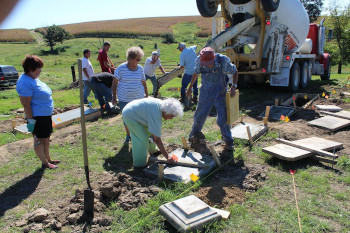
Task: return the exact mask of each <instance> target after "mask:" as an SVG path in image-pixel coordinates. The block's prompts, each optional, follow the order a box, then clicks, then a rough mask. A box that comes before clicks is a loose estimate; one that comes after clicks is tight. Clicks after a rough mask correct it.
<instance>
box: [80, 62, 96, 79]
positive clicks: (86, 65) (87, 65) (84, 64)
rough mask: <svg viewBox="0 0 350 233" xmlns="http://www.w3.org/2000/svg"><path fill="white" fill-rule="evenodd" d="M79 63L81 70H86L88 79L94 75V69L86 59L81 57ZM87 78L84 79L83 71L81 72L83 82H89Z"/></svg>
mask: <svg viewBox="0 0 350 233" xmlns="http://www.w3.org/2000/svg"><path fill="white" fill-rule="evenodd" d="M81 63H82V68H83V69H84V68H86V71H87V73H88V75H89V77H91V75H93V74H94V68H92V65H91V62H90V61H89V59H87V58H86V57H83V58H82V59H81ZM89 77H86V75H85V73H84V71H83V80H84V81H86V80H89Z"/></svg>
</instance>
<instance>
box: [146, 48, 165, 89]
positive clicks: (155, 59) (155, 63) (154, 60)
mask: <svg viewBox="0 0 350 233" xmlns="http://www.w3.org/2000/svg"><path fill="white" fill-rule="evenodd" d="M157 67H159V69H160V71H161V72H162V73H163V74H165V71H164V69H163V66H162V64H161V63H160V59H159V53H158V52H157V51H153V52H152V56H151V57H148V58H147V59H146V62H145V66H144V71H145V76H146V80H148V79H149V80H151V82H152V85H153V93H152V94H153V95H155V94H156V91H157V85H158V83H157V77H156V74H155V71H156V69H157Z"/></svg>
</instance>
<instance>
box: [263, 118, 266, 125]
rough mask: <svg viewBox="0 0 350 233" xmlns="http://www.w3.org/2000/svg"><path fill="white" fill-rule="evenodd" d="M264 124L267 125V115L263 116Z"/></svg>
mask: <svg viewBox="0 0 350 233" xmlns="http://www.w3.org/2000/svg"><path fill="white" fill-rule="evenodd" d="M263 123H264V126H267V117H263Z"/></svg>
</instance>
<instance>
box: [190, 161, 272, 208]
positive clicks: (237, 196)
mask: <svg viewBox="0 0 350 233" xmlns="http://www.w3.org/2000/svg"><path fill="white" fill-rule="evenodd" d="M266 179H268V177H267V175H266V169H265V167H264V166H261V165H259V164H255V165H250V166H245V165H244V164H243V162H242V161H240V162H238V163H237V164H234V163H231V164H228V165H227V166H225V167H223V168H222V169H221V170H220V171H219V172H218V173H217V174H216V175H214V177H213V178H211V179H210V180H209V181H208V182H207V183H205V184H204V185H203V186H202V187H201V188H199V190H198V191H197V192H196V193H195V195H196V196H197V197H198V198H200V199H201V200H202V201H204V202H205V203H207V204H208V205H210V206H215V207H218V208H225V207H227V206H230V205H233V204H241V203H243V202H244V200H245V193H246V191H248V192H253V191H256V190H257V189H258V188H260V187H261V186H262V184H263V182H264V181H265V180H266Z"/></svg>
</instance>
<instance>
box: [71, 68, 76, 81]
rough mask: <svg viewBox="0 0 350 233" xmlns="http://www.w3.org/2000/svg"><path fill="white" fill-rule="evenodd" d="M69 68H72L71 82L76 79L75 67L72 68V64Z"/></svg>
mask: <svg viewBox="0 0 350 233" xmlns="http://www.w3.org/2000/svg"><path fill="white" fill-rule="evenodd" d="M70 68H71V70H72V77H73V83H75V82H76V81H77V79H76V77H75V69H74V66H71V67H70Z"/></svg>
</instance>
